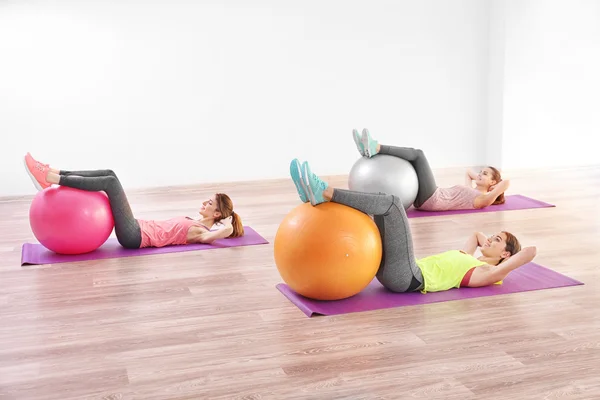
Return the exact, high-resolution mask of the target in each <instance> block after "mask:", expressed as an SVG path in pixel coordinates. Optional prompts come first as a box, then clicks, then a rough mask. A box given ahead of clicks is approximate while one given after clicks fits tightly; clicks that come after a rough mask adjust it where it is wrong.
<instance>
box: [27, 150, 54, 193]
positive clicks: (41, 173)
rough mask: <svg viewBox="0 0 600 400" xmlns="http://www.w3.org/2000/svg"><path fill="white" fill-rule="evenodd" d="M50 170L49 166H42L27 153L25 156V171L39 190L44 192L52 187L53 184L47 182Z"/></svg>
mask: <svg viewBox="0 0 600 400" xmlns="http://www.w3.org/2000/svg"><path fill="white" fill-rule="evenodd" d="M49 168H50V167H49V166H48V164H42V163H41V162H39V161H36V160H35V159H34V158H33V157H32V156H31V154H29V153H27V154H26V155H25V169H26V170H27V173H28V174H29V176H30V177H31V180H32V181H33V184H34V185H35V187H36V188H37V190H44V189H46V188H49V187H50V186H52V184H50V183H48V182H47V181H46V175H47V174H48V169H49Z"/></svg>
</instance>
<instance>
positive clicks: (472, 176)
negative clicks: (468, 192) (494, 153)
mask: <svg viewBox="0 0 600 400" xmlns="http://www.w3.org/2000/svg"><path fill="white" fill-rule="evenodd" d="M475 178H477V175H476V174H475V173H474V172H473V171H471V170H470V169H468V170H467V172H465V185H467V186H469V187H473V179H475Z"/></svg>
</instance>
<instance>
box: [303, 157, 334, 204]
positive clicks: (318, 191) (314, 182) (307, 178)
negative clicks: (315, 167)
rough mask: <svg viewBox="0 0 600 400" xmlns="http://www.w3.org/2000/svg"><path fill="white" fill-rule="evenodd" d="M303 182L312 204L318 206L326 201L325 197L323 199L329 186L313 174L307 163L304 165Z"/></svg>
mask: <svg viewBox="0 0 600 400" xmlns="http://www.w3.org/2000/svg"><path fill="white" fill-rule="evenodd" d="M302 180H304V185H305V186H306V187H307V188H308V196H309V198H310V204H312V205H313V206H316V205H317V204H321V203H324V202H325V201H326V200H325V197H323V192H324V191H325V189H327V187H328V186H329V185H328V184H327V183H326V182H323V181H322V180H321V179H319V177H318V176H317V175H315V174H313V173H312V171H311V170H310V167H309V166H308V162H306V161H304V163H303V164H302Z"/></svg>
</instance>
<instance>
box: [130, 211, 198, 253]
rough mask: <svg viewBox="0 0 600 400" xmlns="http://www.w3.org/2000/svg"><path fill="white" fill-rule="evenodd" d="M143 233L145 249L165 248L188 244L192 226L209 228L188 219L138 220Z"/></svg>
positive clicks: (141, 246)
mask: <svg viewBox="0 0 600 400" xmlns="http://www.w3.org/2000/svg"><path fill="white" fill-rule="evenodd" d="M138 223H139V224H140V229H141V231H142V244H141V245H140V248H143V247H164V246H171V245H182V244H187V234H188V231H189V230H190V228H191V227H192V226H200V227H203V228H206V230H208V228H207V227H206V226H204V225H202V224H201V223H199V222H198V221H194V220H193V219H191V218H188V217H176V218H171V219H168V220H165V221H154V220H142V219H138Z"/></svg>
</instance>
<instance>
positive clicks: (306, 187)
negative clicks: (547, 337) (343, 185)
mask: <svg viewBox="0 0 600 400" xmlns="http://www.w3.org/2000/svg"><path fill="white" fill-rule="evenodd" d="M290 175H291V178H292V181H293V182H294V185H295V186H296V190H297V191H298V195H299V196H300V200H302V201H303V202H309V201H310V203H311V204H312V205H313V206H318V205H319V204H321V203H324V202H327V201H331V202H334V203H338V204H343V205H345V206H348V207H352V208H354V209H356V210H359V211H361V212H363V213H365V214H369V215H372V216H373V219H374V221H375V224H376V225H377V228H379V232H380V234H381V241H382V244H383V256H382V259H381V264H380V265H379V270H378V271H377V275H376V278H377V280H379V282H380V283H381V284H382V285H383V286H384V287H386V288H387V289H389V290H391V291H393V292H414V291H421V292H423V293H426V292H439V291H442V290H448V289H452V288H459V287H465V286H469V287H478V286H487V285H493V284H494V283H498V282H500V281H502V280H503V279H504V278H505V277H506V275H508V274H509V273H510V271H512V270H514V269H516V268H519V267H520V266H522V265H524V264H526V263H528V262H530V261H531V260H533V258H534V257H535V254H536V249H535V247H533V246H532V247H526V248H524V249H521V245H520V244H519V241H518V240H517V238H516V237H515V236H514V235H512V234H511V233H509V232H505V231H502V232H499V233H498V234H496V235H493V236H491V237H489V238H488V237H486V236H485V235H484V234H482V233H480V232H477V233H474V234H473V235H471V237H470V238H469V240H468V241H467V243H466V244H465V245H464V246H463V248H462V250H450V251H447V252H444V253H441V254H436V255H432V256H429V257H425V258H421V259H418V260H417V259H416V258H415V255H414V249H413V240H412V234H411V231H410V225H409V223H408V218H407V216H406V212H405V210H404V207H403V206H402V202H401V201H400V198H399V197H398V196H394V195H390V194H385V193H363V192H356V191H350V190H344V189H339V188H333V187H330V186H329V184H328V183H327V182H325V181H323V180H321V179H320V178H319V177H318V176H317V175H316V174H315V173H313V172H312V170H311V168H310V166H309V165H308V162H306V161H305V162H304V163H300V160H298V159H293V160H292V162H291V163H290ZM478 248H479V249H480V250H481V254H482V255H481V257H478V258H476V257H475V256H474V254H475V251H476V250H477V249H478Z"/></svg>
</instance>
